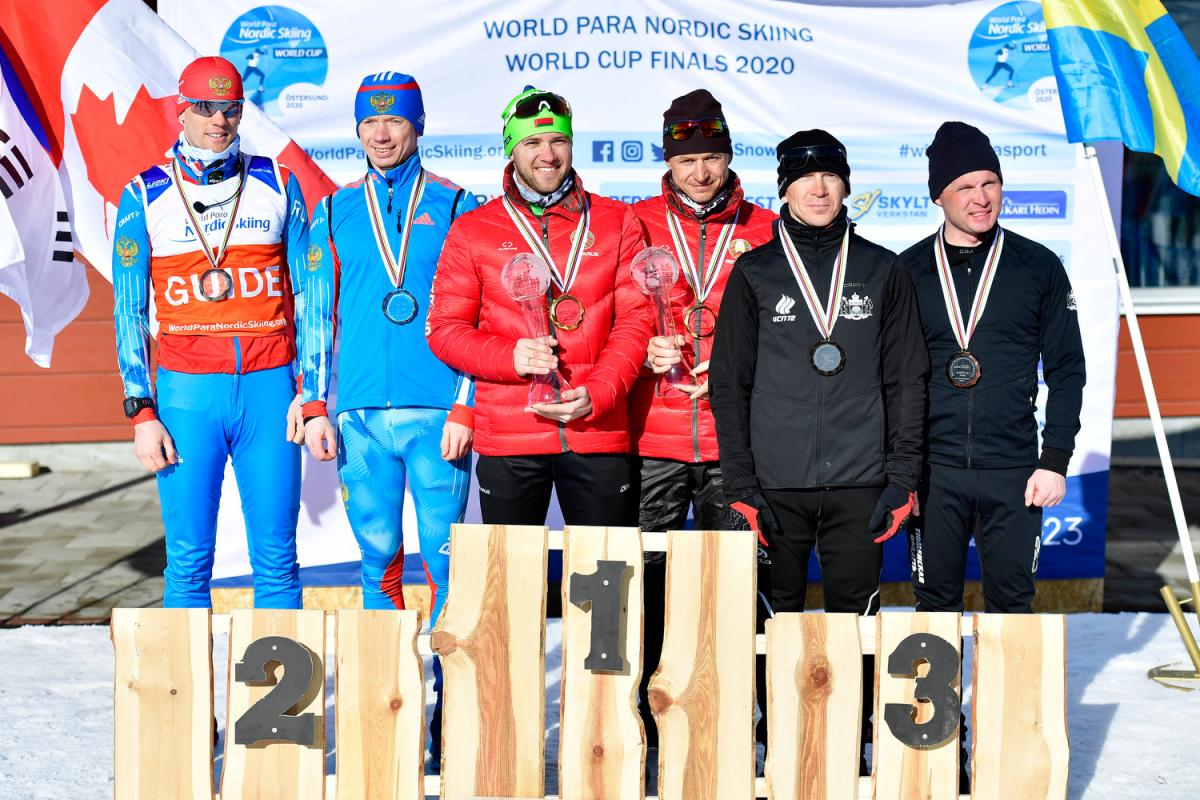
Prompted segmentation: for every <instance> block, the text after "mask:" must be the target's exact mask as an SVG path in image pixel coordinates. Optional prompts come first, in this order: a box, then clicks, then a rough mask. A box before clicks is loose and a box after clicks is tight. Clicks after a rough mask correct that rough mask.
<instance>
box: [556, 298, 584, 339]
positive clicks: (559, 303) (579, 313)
mask: <svg viewBox="0 0 1200 800" xmlns="http://www.w3.org/2000/svg"><path fill="white" fill-rule="evenodd" d="M585 315H586V309H584V307H583V302H582V301H580V299H579V298H578V297H576V296H575V295H573V294H560V295H559V296H558V297H556V298H554V299H553V300H551V301H550V321H551V322H553V323H554V327H556V328H558V329H560V330H564V331H573V330H575V329H576V328H578V327H579V326H580V325H582V324H583V318H584V316H585Z"/></svg>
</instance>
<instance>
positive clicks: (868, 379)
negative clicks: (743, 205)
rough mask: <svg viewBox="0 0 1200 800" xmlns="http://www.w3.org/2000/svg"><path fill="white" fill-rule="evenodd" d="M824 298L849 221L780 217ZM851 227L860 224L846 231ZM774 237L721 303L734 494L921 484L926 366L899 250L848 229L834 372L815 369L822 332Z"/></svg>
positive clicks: (725, 444) (732, 281)
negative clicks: (842, 359) (818, 222)
mask: <svg viewBox="0 0 1200 800" xmlns="http://www.w3.org/2000/svg"><path fill="white" fill-rule="evenodd" d="M778 224H786V225H787V226H788V230H789V231H791V232H792V234H793V240H794V241H795V243H796V248H797V250H798V251H799V252H800V256H801V258H802V260H803V261H804V265H805V268H806V269H807V270H808V273H809V275H810V277H811V279H812V282H813V284H814V287H815V289H816V291H817V294H818V296H819V298H820V300H821V302H822V303H824V302H825V300H826V299H827V298H828V296H829V281H830V276H831V273H832V270H833V264H834V261H835V259H836V257H837V253H838V249H839V248H840V246H841V242H842V234H843V233H844V232H845V230H846V227H845V226H846V225H847V224H850V225H853V223H847V221H846V212H845V209H844V208H843V209H842V213H841V214H840V215H839V216H838V218H837V219H836V220H835V221H834V222H833V223H832V224H830V225H829V227H827V228H824V229H814V228H810V227H808V226H805V225H801V224H800V223H798V222H796V221H795V220H793V219H792V218H791V216H790V214H789V213H788V210H787V208H786V206H785V207H784V209H783V216H782V218H781V222H780V223H777V225H778ZM851 231H853V227H852V228H851ZM779 235H780V232H779V229H778V227H777V228H776V232H775V238H773V239H771V241H769V242H767V243H766V244H763V245H761V246H759V247H757V248H755V249H753V250H751V251H750V252H748V253H745V254H744V255H742V256H741V258H739V259H738V262H737V264H736V266H735V267H734V270H733V272H732V273H731V274H730V277H729V283H728V286H727V287H726V289H725V294H724V296H723V298H722V300H721V315H720V317H718V319H717V328H716V332H715V333H714V343H713V352H712V360H711V365H710V368H709V385H710V392H711V394H712V410H713V415H714V416H715V418H716V423H717V441H718V444H719V445H720V451H721V470H722V472H723V473H724V476H725V482H726V486H727V487H728V488H727V490H726V491H727V494H728V495H729V496H730V497H731V498H735V499H736V498H738V497H739V496H745V495H746V494H748V493H749V492H751V491H754V490H757V489H759V488H766V489H812V488H821V487H846V486H881V485H883V484H884V483H887V482H892V483H896V484H899V485H900V486H903V487H905V488H907V489H913V488H914V487H915V486H916V483H917V480H918V478H919V476H920V472H921V467H922V445H923V440H924V422H925V399H926V395H925V383H926V381H927V379H928V377H929V362H928V358H927V356H926V351H925V342H924V340H923V339H922V337H921V330H920V320H919V317H918V315H917V306H916V298H915V296H914V294H913V287H912V282H911V280H910V279H909V276H908V273H907V272H906V271H905V270H904V269H903V268H902V267H900V265H899V262H898V261H897V260H896V256H895V254H894V253H892V252H891V251H889V250H886V249H884V248H882V247H880V246H879V245H876V244H873V243H871V242H868V241H867V240H866V239H863V238H862V237H861V236H858V235H857V234H855V233H853V232H852V233H851V237H850V248H849V255H848V258H847V271H846V279H845V285H844V287H843V293H842V298H843V299H842V304H841V309H840V311H839V315H838V319H837V323H836V324H835V326H834V329H833V336H832V338H833V340H834V341H835V342H837V343H838V344H840V345H841V346H842V348H843V349H844V350H845V352H846V366H845V368H844V369H843V370H842V371H841V372H840V373H838V374H836V375H831V376H824V375H821V374H819V373H817V372H816V370H814V369H813V366H812V361H811V356H810V352H811V349H812V347H813V345H815V344H816V343H817V342H818V341H820V339H821V334H820V332H819V331H818V330H817V326H816V323H815V322H814V321H813V320H812V317H811V316H810V315H809V312H808V308H807V306H806V305H805V304H804V299H803V295H802V293H801V291H800V286H799V284H798V283H797V282H796V278H795V276H794V275H793V274H792V271H791V269H790V267H789V266H788V262H787V258H786V256H785V255H784V252H783V245H782V244H781V243H780V241H779Z"/></svg>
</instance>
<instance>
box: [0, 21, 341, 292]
mask: <svg viewBox="0 0 1200 800" xmlns="http://www.w3.org/2000/svg"><path fill="white" fill-rule="evenodd" d="M0 47H2V48H3V49H4V51H5V53H6V54H7V56H8V57H9V60H10V61H11V63H12V66H13V68H14V71H15V72H16V74H17V75H18V77H19V78H20V79H21V82H22V84H23V85H24V86H25V88H26V89H27V91H28V92H29V95H30V97H29V99H30V101H31V105H32V106H33V108H34V109H35V111H36V113H37V116H38V118H39V119H40V121H41V123H42V125H43V127H44V129H45V138H46V141H47V143H48V149H49V151H50V156H51V158H52V159H53V160H54V163H55V164H56V165H57V167H58V171H59V175H60V176H61V178H62V180H63V185H64V187H65V189H66V195H67V201H68V204H69V206H70V212H71V221H72V222H73V224H74V233H75V243H76V248H77V253H78V254H79V255H80V256H81V257H82V258H83V259H84V260H86V261H87V262H88V263H89V264H90V265H91V266H93V267H94V268H96V269H98V270H100V272H102V273H103V274H104V275H105V277H107V278H109V280H111V279H112V265H111V258H112V232H113V229H114V228H115V226H116V222H117V221H116V219H115V216H116V211H117V203H118V201H119V199H120V196H121V190H122V189H123V188H124V186H125V184H126V183H127V182H128V181H129V180H130V179H132V178H133V176H134V175H136V174H137V173H139V172H141V171H142V170H145V169H147V168H148V167H150V166H152V165H154V164H160V163H163V162H165V161H166V160H167V158H168V155H167V154H168V152H169V151H170V149H171V146H172V145H173V144H174V142H175V140H176V139H177V138H178V136H179V117H178V113H177V112H176V110H175V97H176V94H177V87H178V83H177V81H178V78H179V73H180V72H182V71H183V68H184V67H185V66H187V64H188V63H189V62H191V61H192V59H194V58H196V57H197V56H198V55H199V53H197V52H196V51H195V50H194V49H192V47H191V45H189V44H188V43H187V42H185V41H184V40H183V39H182V38H180V36H179V35H178V34H177V33H175V31H174V30H172V29H171V27H170V26H168V25H167V24H166V23H165V22H163V21H162V19H160V18H159V17H158V15H157V14H155V13H154V12H152V11H151V10H150V9H149V8H147V7H146V5H145V4H144V3H142V2H141V0H58V2H55V3H54V4H52V5H47V4H45V3H38V2H11V1H7V0H6V1H5V2H0ZM244 113H245V119H244V120H243V122H242V126H241V128H240V130H239V133H240V134H241V137H242V149H243V151H245V152H248V153H256V154H260V155H266V156H271V157H273V158H276V159H278V160H279V161H281V162H282V163H284V164H285V165H287V166H288V167H289V168H290V169H291V170H292V172H293V174H295V175H296V177H297V179H298V180H299V181H300V187H301V189H302V190H303V191H304V197H305V201H306V202H307V203H308V205H309V208H310V209H311V208H312V207H313V206H315V205H316V203H317V202H318V201H319V200H320V199H321V198H322V197H324V196H325V195H327V194H329V193H331V192H332V191H333V190H334V189H336V188H337V187H336V186H335V185H334V184H333V182H332V181H330V180H329V178H328V177H327V176H326V175H325V173H324V172H322V171H321V169H320V168H319V167H318V166H317V165H316V164H315V163H314V162H313V161H312V159H310V158H309V157H308V155H307V154H306V153H305V152H304V151H303V150H302V149H301V148H300V147H299V146H298V145H297V144H296V143H295V142H293V141H292V140H291V139H289V138H288V136H287V134H285V133H284V132H283V131H282V130H280V129H279V128H278V127H277V126H276V125H275V123H273V122H271V120H269V119H268V118H267V117H266V115H265V114H263V113H262V112H261V111H260V110H259V109H258V108H257V107H255V106H254V105H253V104H251V103H247V104H246V107H245V110H244Z"/></svg>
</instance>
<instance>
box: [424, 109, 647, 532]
mask: <svg viewBox="0 0 1200 800" xmlns="http://www.w3.org/2000/svg"><path fill="white" fill-rule="evenodd" d="M502 119H503V122H504V149H505V153H506V154H507V155H508V156H509V157H510V158H511V163H510V164H509V165H508V167H507V169H506V170H505V172H504V186H503V194H502V196H501V197H499V198H497V199H495V200H492V201H491V202H490V203H487V204H486V205H484V206H482V207H480V208H478V209H476V210H474V211H471V212H469V213H467V214H464V215H463V216H461V217H459V218H458V220H456V221H455V223H454V225H453V226H452V227H451V229H450V233H449V235H448V236H447V238H446V244H445V246H444V248H443V250H442V255H441V259H440V260H439V262H438V269H437V274H436V276H435V278H434V285H433V294H432V298H431V302H430V308H429V317H428V323H427V328H426V335H427V336H428V338H429V345H430V347H431V348H432V349H433V352H434V355H436V356H437V357H438V358H440V359H441V360H442V361H444V362H446V363H447V364H449V365H450V366H452V367H454V368H455V369H458V370H461V371H463V372H466V373H468V374H471V375H474V376H475V378H476V384H475V450H476V452H477V453H479V460H478V463H477V465H476V476H477V478H478V480H479V492H480V510H481V512H482V516H483V521H484V522H485V523H505V524H534V525H539V524H542V523H543V522H544V521H545V518H546V511H547V509H548V507H549V503H550V492H551V489H554V490H556V492H557V496H558V502H559V505H560V506H561V507H562V511H563V518H564V520H565V521H566V522H567V523H568V524H575V525H631V524H633V521H634V520H635V519H636V510H635V506H636V502H637V497H636V492H635V491H633V488H632V484H633V481H632V477H631V474H630V465H629V455H628V454H629V450H630V440H629V415H628V394H629V391H630V388H631V387H632V386H633V384H634V382H635V381H636V380H637V376H638V373H639V370H640V369H641V365H642V362H643V361H644V360H645V358H646V342H647V340H648V339H649V337H650V318H649V313H648V306H647V303H646V300H645V298H644V297H643V296H642V294H641V293H640V292H639V291H638V289H637V287H636V286H635V285H634V283H633V280H632V278H631V277H630V274H629V264H630V261H631V260H632V259H633V257H634V256H635V255H636V254H637V253H638V252H639V251H640V250H641V249H642V248H643V247H644V246H645V238H644V234H643V233H642V229H641V225H639V224H638V221H637V218H636V217H634V215H633V212H632V211H631V210H630V208H629V207H628V206H626V205H624V204H623V203H619V202H617V201H615V200H611V199H609V198H607V197H600V196H598V195H594V194H591V193H590V192H587V191H585V190H584V188H583V182H582V181H581V180H580V178H579V176H578V175H577V174H576V173H575V171H574V169H573V168H572V142H571V137H572V128H571V108H570V106H569V105H568V104H567V102H566V101H565V100H564V99H563V98H561V97H559V96H558V95H555V94H553V93H551V92H546V91H542V90H539V89H534V88H532V87H530V88H527V89H526V90H525V91H523V92H522V93H521V94H519V95H517V96H516V97H515V98H513V100H512V101H510V102H509V104H508V106H507V107H506V108H505V110H504V113H503V114H502ZM521 252H527V253H533V254H536V255H537V256H538V257H539V258H540V259H541V260H543V261H545V262H546V264H547V266H548V267H549V269H550V274H551V278H552V280H551V284H550V286H549V288H548V290H547V297H546V299H547V301H548V303H549V307H550V310H551V313H550V317H551V321H552V330H551V335H549V336H540V337H530V336H529V334H528V329H527V327H526V323H525V316H524V312H523V311H522V308H521V305H520V304H519V303H518V302H517V300H515V299H513V297H511V296H510V295H509V292H508V291H507V290H506V289H505V287H504V285H503V282H502V280H501V272H502V270H503V268H504V266H505V264H506V263H507V262H508V261H509V259H511V258H512V257H513V256H514V255H517V254H518V253H521ZM555 370H557V372H558V374H559V375H561V377H562V378H564V379H565V380H566V382H567V384H568V385H569V388H565V389H563V390H562V391H561V397H560V400H561V402H550V403H536V404H534V405H532V406H530V405H529V402H528V399H529V384H530V381H531V379H532V378H533V377H534V376H537V375H547V374H550V373H552V372H553V371H555Z"/></svg>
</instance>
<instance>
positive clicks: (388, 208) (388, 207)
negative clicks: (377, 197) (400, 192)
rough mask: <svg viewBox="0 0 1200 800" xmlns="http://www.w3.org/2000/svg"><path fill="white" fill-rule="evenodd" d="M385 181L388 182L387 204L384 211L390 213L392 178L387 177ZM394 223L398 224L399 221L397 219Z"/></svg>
mask: <svg viewBox="0 0 1200 800" xmlns="http://www.w3.org/2000/svg"><path fill="white" fill-rule="evenodd" d="M387 182H388V206H387V211H386V212H385V213H387V214H391V213H392V179H391V178H388V179H387ZM396 224H397V225H399V224H400V221H399V220H397V221H396Z"/></svg>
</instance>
